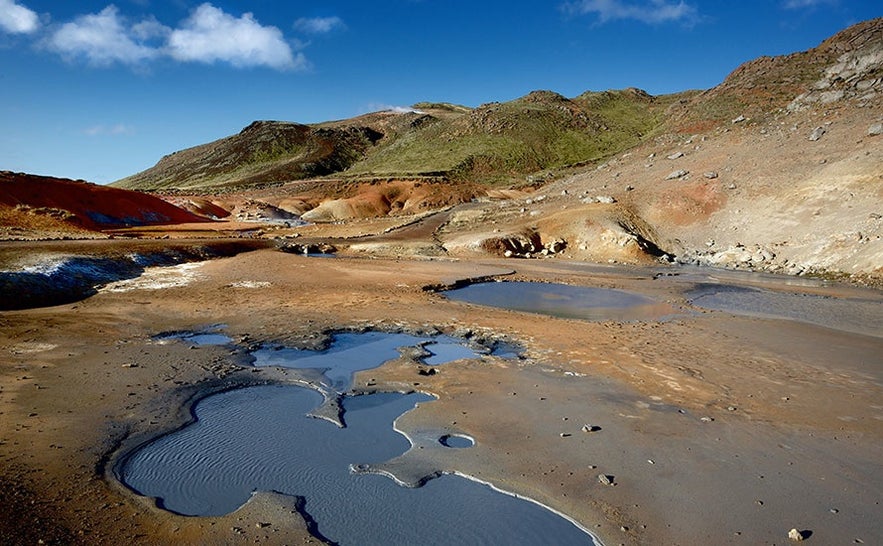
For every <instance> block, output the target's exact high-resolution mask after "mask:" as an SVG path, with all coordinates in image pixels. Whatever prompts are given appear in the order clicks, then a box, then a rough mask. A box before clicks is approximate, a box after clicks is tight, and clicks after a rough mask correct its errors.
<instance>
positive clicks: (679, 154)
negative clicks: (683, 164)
mask: <svg viewBox="0 0 883 546" xmlns="http://www.w3.org/2000/svg"><path fill="white" fill-rule="evenodd" d="M682 157H684V152H675V153H673V154H671V155H670V156H668V157H666V159H679V158H682Z"/></svg>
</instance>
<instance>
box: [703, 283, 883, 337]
mask: <svg viewBox="0 0 883 546" xmlns="http://www.w3.org/2000/svg"><path fill="white" fill-rule="evenodd" d="M687 298H688V299H689V300H690V302H691V303H692V304H693V305H696V306H698V307H703V308H706V309H713V310H716V311H726V312H729V313H734V314H738V315H748V316H756V317H768V318H778V319H787V320H796V321H800V322H807V323H810V324H816V325H819V326H825V327H828V328H834V329H837V330H843V331H847V332H854V333H859V334H865V335H871V336H876V337H883V301H874V300H870V299H867V300H864V299H855V298H853V299H847V298H833V297H828V296H817V295H812V294H795V293H788V292H777V291H772V290H762V289H759V288H748V287H743V286H732V285H725V284H710V283H708V284H700V285H698V286H697V287H696V288H695V289H693V290H691V291H690V292H688V293H687Z"/></svg>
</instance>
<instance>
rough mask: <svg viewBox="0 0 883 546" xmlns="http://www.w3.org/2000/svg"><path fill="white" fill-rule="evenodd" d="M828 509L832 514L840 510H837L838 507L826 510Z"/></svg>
mask: <svg viewBox="0 0 883 546" xmlns="http://www.w3.org/2000/svg"><path fill="white" fill-rule="evenodd" d="M828 511H829V512H831V513H832V514H838V513H840V510H838V509H836V508H831V509H830V510H828Z"/></svg>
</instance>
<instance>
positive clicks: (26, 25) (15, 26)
mask: <svg viewBox="0 0 883 546" xmlns="http://www.w3.org/2000/svg"><path fill="white" fill-rule="evenodd" d="M39 26H40V19H39V17H37V14H36V12H34V11H31V10H29V9H28V8H26V7H24V6H23V5H21V4H19V3H18V2H16V1H15V0H0V29H3V30H5V31H6V32H10V33H12V34H30V33H31V32H34V31H35V30H37V28H38V27H39Z"/></svg>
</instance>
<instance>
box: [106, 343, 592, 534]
mask: <svg viewBox="0 0 883 546" xmlns="http://www.w3.org/2000/svg"><path fill="white" fill-rule="evenodd" d="M184 341H186V339H185V340H184ZM403 344H404V345H405V346H416V345H417V344H419V346H421V347H425V349H426V351H428V352H430V353H432V355H430V356H428V357H426V358H427V362H428V360H429V359H430V358H432V357H433V356H439V354H444V355H445V356H443V357H440V358H441V360H442V361H449V360H451V359H452V358H461V357H464V356H469V355H471V356H470V357H472V358H474V357H475V356H477V355H478V354H479V353H478V352H475V350H476V349H475V348H473V347H471V346H467V345H465V344H463V342H461V341H459V340H456V339H455V338H448V337H444V336H439V337H437V338H432V337H430V338H426V337H420V336H410V335H408V334H383V333H378V332H368V333H363V334H339V335H337V336H335V342H334V343H333V344H332V345H331V347H329V349H327V350H326V351H322V352H312V351H297V352H292V351H295V350H294V349H285V348H282V349H278V350H273V349H262V350H260V351H258V352H257V353H256V355H255V356H256V360H257V362H259V363H260V364H261V365H280V364H282V363H283V362H285V361H286V355H287V356H289V357H292V358H291V359H288V361H287V362H288V364H289V365H290V366H289V367H292V366H291V365H295V364H296V365H303V364H309V366H307V367H310V368H317V369H322V370H325V373H326V375H327V376H328V377H329V378H333V382H334V383H335V385H336V386H341V387H343V386H344V385H348V383H346V382H347V381H350V380H351V375H352V373H353V372H354V371H357V370H360V369H363V368H362V367H360V366H365V367H366V368H370V367H376V366H377V365H380V364H381V363H382V362H384V361H386V360H389V359H390V358H396V357H397V356H398V351H397V348H398V347H401V346H402V345H403ZM455 345H460V348H456V347H454V346H455ZM433 349H436V350H438V352H437V353H436V352H433ZM262 351H267V352H266V353H264V352H262ZM378 360H380V361H379V362H378ZM299 361H300V362H299ZM439 363H441V362H439ZM322 400H323V397H322V395H321V394H319V393H318V392H316V391H314V390H311V389H307V388H303V387H297V386H289V385H286V386H259V387H249V388H243V389H238V390H234V391H229V392H225V393H221V394H215V395H211V396H208V397H206V398H204V399H202V400H201V401H199V402H198V403H197V404H196V405H195V407H194V410H193V413H194V418H195V420H194V421H193V422H192V423H191V424H190V425H188V426H186V427H184V428H182V429H180V430H178V431H176V432H173V433H170V434H168V435H165V436H162V437H160V438H158V439H157V440H154V441H153V442H150V443H148V444H147V445H145V446H143V447H142V448H140V449H138V450H137V451H135V452H133V453H132V454H130V455H129V456H128V457H127V458H126V459H125V460H124V461H123V462H122V463H121V465H120V467H119V469H118V472H117V473H118V477H119V478H120V480H121V481H122V482H124V483H125V484H127V485H128V486H129V487H130V488H132V489H133V490H135V491H136V492H138V493H140V494H142V495H145V496H149V497H156V498H157V499H158V503H159V505H160V506H161V507H163V508H165V509H166V510H169V511H172V512H175V513H178V514H182V515H189V516H213V515H222V514H227V513H230V512H232V511H234V510H236V509H237V508H238V507H240V506H241V505H243V504H244V503H245V502H247V501H248V499H249V498H250V496H251V495H252V493H253V492H255V491H276V492H279V493H283V494H288V495H293V496H299V497H303V498H304V499H305V503H304V511H305V512H306V513H307V514H308V516H309V517H310V518H311V519H312V520H313V521H314V522H315V524H316V529H317V531H318V534H320V535H321V537H322V538H324V539H326V540H330V541H333V542H335V543H338V544H418V543H419V544H549V543H555V544H598V543H597V542H595V541H594V539H593V537H592V536H591V535H590V534H589V533H588V532H586V531H585V530H584V529H583V528H581V527H579V526H577V525H576V524H574V523H573V522H571V521H570V520H568V519H567V518H565V517H562V516H560V515H558V514H556V513H554V512H552V511H550V510H548V509H546V508H544V507H542V506H540V505H538V504H535V503H533V502H530V501H528V500H524V499H520V498H516V497H514V496H511V495H507V494H504V493H501V492H499V491H496V490H494V489H492V488H491V487H489V486H487V485H484V484H481V483H478V482H475V481H472V480H469V479H466V478H463V477H460V476H454V475H445V476H441V477H439V478H436V479H432V480H430V481H428V482H427V483H426V484H425V485H423V486H422V487H419V488H413V489H412V488H407V487H401V486H399V485H398V484H397V483H396V482H395V481H393V480H392V479H390V478H388V477H386V476H382V475H377V474H370V473H367V474H366V473H353V472H351V467H353V466H357V465H365V464H373V463H379V462H383V461H386V460H389V459H391V458H394V457H397V456H399V455H401V454H402V453H404V452H405V451H407V450H408V449H409V448H410V443H409V441H408V439H407V438H406V437H405V436H403V435H401V434H399V433H398V432H396V431H395V430H394V428H393V423H394V422H395V420H396V419H397V418H398V417H399V416H400V415H402V414H403V413H405V412H407V411H409V410H411V409H413V408H414V407H415V405H417V404H421V403H432V402H431V400H432V398H431V397H430V396H428V395H424V394H419V393H412V394H399V393H376V394H370V395H361V396H347V397H344V398H343V402H342V407H343V410H344V411H345V413H346V420H347V427H346V428H339V427H338V426H336V425H335V424H334V423H331V422H328V421H325V420H323V419H314V418H311V417H308V416H307V414H309V413H310V412H311V411H313V410H314V409H315V408H316V407H318V406H319V405H320V404H321V403H322ZM473 445H474V440H473V439H472V438H470V437H469V436H468V435H465V434H459V433H450V432H440V433H439V438H438V449H450V450H451V452H452V454H454V453H456V452H458V451H460V450H464V449H469V448H470V447H471V446H473Z"/></svg>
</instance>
